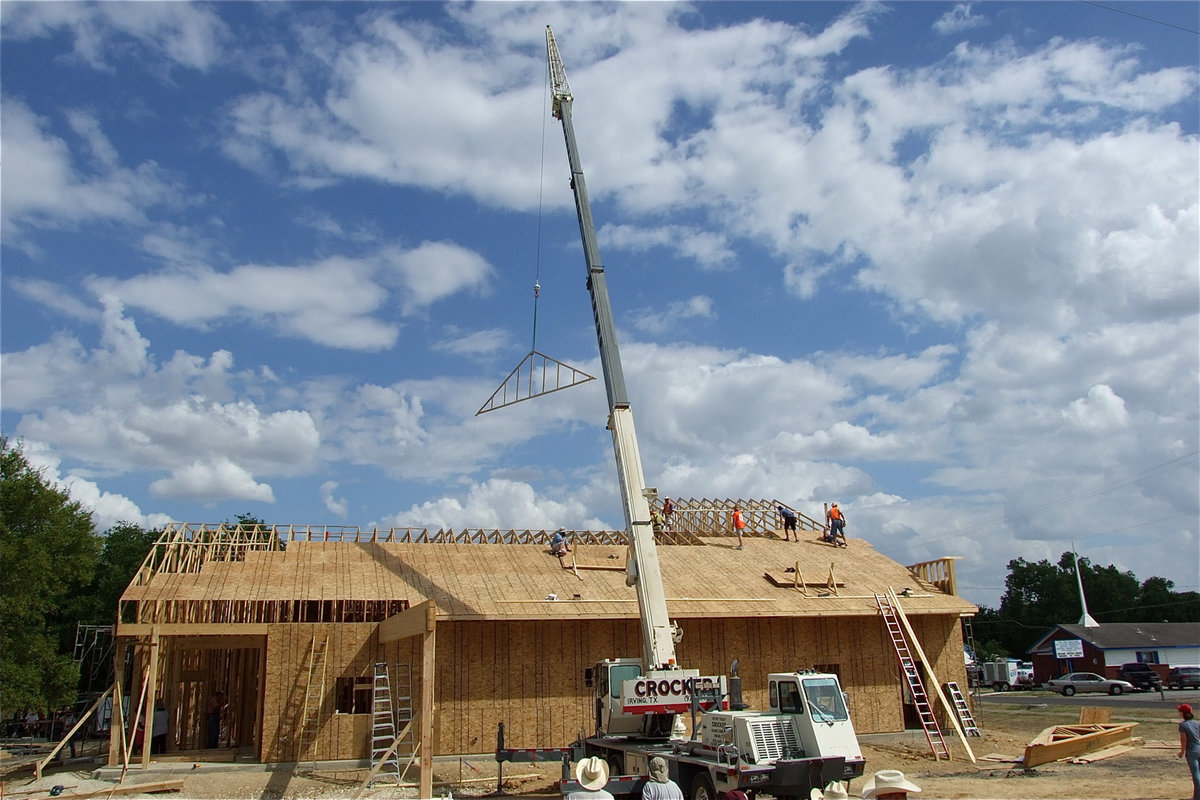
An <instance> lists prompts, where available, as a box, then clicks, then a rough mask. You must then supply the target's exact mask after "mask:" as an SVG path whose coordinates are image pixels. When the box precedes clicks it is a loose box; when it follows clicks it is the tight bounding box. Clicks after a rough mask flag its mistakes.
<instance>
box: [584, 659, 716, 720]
mask: <svg viewBox="0 0 1200 800" xmlns="http://www.w3.org/2000/svg"><path fill="white" fill-rule="evenodd" d="M584 682H585V684H587V685H589V686H592V687H593V697H594V698H595V710H596V730H597V732H598V733H600V734H602V735H606V736H645V737H649V738H663V739H665V738H667V737H668V736H670V734H671V732H672V727H673V726H672V723H674V721H675V716H676V715H677V714H686V713H687V712H688V711H689V710H690V709H691V707H692V696H693V694H695V696H696V701H697V703H699V709H700V710H701V711H707V710H710V709H711V708H713V707H715V706H720V707H728V699H727V698H726V692H727V690H726V682H725V676H723V675H720V676H702V675H700V671H699V670H694V669H674V670H650V671H649V672H647V671H646V670H645V669H643V666H642V660H641V659H640V658H606V659H604V660H603V661H600V662H597V663H596V665H595V667H592V668H591V669H588V670H586V672H585V675H584Z"/></svg>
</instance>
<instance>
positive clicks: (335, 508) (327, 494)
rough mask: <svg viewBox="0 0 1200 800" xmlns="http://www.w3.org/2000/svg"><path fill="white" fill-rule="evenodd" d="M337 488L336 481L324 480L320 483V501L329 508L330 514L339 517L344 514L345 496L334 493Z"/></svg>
mask: <svg viewBox="0 0 1200 800" xmlns="http://www.w3.org/2000/svg"><path fill="white" fill-rule="evenodd" d="M337 488H338V482H337V481H325V482H324V483H322V484H321V502H322V503H323V504H324V505H325V508H327V509H328V510H329V513H330V514H333V515H334V516H336V517H339V518H341V517H344V516H346V510H347V508H346V498H344V497H338V496H337V495H336V494H335V492H337Z"/></svg>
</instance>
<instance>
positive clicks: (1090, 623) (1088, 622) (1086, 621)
mask: <svg viewBox="0 0 1200 800" xmlns="http://www.w3.org/2000/svg"><path fill="white" fill-rule="evenodd" d="M1071 555H1072V556H1074V558H1075V582H1076V583H1077V584H1079V605H1080V606H1082V607H1083V616H1082V617H1080V618H1079V624H1080V625H1082V626H1083V627H1085V628H1099V627H1100V623H1099V622H1096V620H1094V619H1092V615H1091V614H1089V613H1088V610H1087V598H1086V597H1084V596H1083V577H1082V576H1081V575H1080V574H1079V554H1078V553H1076V552H1075V543H1074V542H1071Z"/></svg>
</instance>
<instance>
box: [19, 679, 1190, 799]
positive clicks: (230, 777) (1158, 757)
mask: <svg viewBox="0 0 1200 800" xmlns="http://www.w3.org/2000/svg"><path fill="white" fill-rule="evenodd" d="M1031 700H1034V699H1033V698H1031ZM1118 712H1120V713H1118ZM1112 721H1113V722H1137V723H1139V724H1138V727H1136V728H1134V730H1133V733H1134V735H1135V736H1136V737H1138V739H1139V740H1140V741H1138V742H1136V746H1135V749H1134V750H1132V751H1131V752H1128V753H1124V754H1122V755H1118V756H1115V757H1113V758H1110V759H1107V760H1104V761H1098V762H1095V763H1092V764H1071V763H1069V762H1056V763H1053V764H1046V765H1044V766H1040V767H1036V768H1035V769H1032V770H1025V769H1022V768H1020V766H1017V765H1013V764H1008V763H998V762H991V761H986V760H983V758H982V757H983V756H986V755H989V754H1003V755H1007V756H1014V757H1017V756H1020V755H1021V754H1022V753H1023V752H1024V748H1025V744H1026V743H1027V742H1028V741H1029V740H1030V739H1032V738H1033V737H1034V736H1036V735H1037V734H1038V733H1040V732H1041V731H1042V730H1043V729H1045V728H1047V727H1049V726H1051V725H1066V724H1072V723H1076V722H1078V709H1076V708H1073V707H1064V706H1059V707H1046V706H1040V707H1039V706H1038V705H1037V703H1036V701H1034V702H1031V704H1030V705H1029V706H996V705H991V704H989V705H988V706H987V707H986V709H985V710H984V717H983V719H981V720H980V721H979V722H980V726H981V729H982V730H983V737H982V738H974V737H972V738H971V739H970V744H971V749H972V750H973V751H974V753H975V756H976V758H977V759H979V760H978V761H977V763H975V764H972V763H971V762H970V760H969V759H968V758H967V756H966V750H965V749H964V748H963V746H962V744H961V743H960V742H959V741H958V740H957V738H955V737H954V736H953V735H952V734H950V735H948V738H947V741H948V743H949V744H950V745H951V752H952V753H953V756H954V758H953V760H952V761H949V762H947V761H944V760H943V761H940V762H937V761H934V759H933V756H932V755H931V754H930V752H929V746H928V744H927V743H926V741H925V737H924V735H923V734H922V733H921V732H919V731H916V732H909V733H904V734H881V735H870V736H862V737H860V742H861V744H862V747H863V755H864V756H865V757H866V759H867V774H870V773H872V772H874V771H875V770H877V769H899V770H903V771H904V773H905V774H906V775H907V776H908V777H909V779H910V780H912V781H914V782H915V783H916V784H918V785H919V786H921V788H922V789H923V791H922V793H921V795H920V797H922V798H932V799H933V800H950V799H951V798H970V799H971V800H985V799H987V798H995V799H996V800H1001V799H1004V800H1036V799H1039V798H1045V799H1046V800H1066V799H1067V798H1108V799H1110V800H1187V799H1188V798H1190V797H1191V780H1190V778H1189V776H1188V771H1187V766H1186V764H1184V762H1183V760H1182V759H1179V758H1177V757H1176V755H1175V754H1176V752H1177V751H1178V742H1179V736H1178V733H1177V725H1178V722H1177V717H1176V715H1175V713H1174V711H1173V709H1172V706H1170V705H1167V706H1166V707H1164V708H1163V709H1161V710H1159V709H1154V710H1144V709H1128V710H1124V709H1114V713H1113V717H1112ZM1163 743H1165V745H1166V746H1165V747H1163V746H1161V745H1162V744H1163ZM294 766H295V765H279V767H277V768H264V767H263V766H260V765H247V766H234V765H231V764H225V765H218V764H211V765H209V764H206V765H201V766H195V765H193V764H191V763H173V764H166V763H160V764H156V765H154V766H153V767H152V769H151V770H150V771H148V772H146V773H141V772H140V771H136V770H131V772H130V774H129V776H128V778H127V779H126V783H142V782H147V781H162V780H170V779H177V778H183V780H184V788H183V791H182V792H181V793H180V794H160V795H156V797H158V798H161V799H164V800H173V799H174V798H180V799H182V798H197V800H201V799H204V800H207V799H210V798H211V799H212V800H235V799H240V798H247V800H251V799H252V800H279V799H280V798H321V800H339V799H340V798H350V797H352V796H353V795H354V793H355V791H356V790H357V788H358V783H359V781H360V780H361V779H362V778H363V777H364V776H365V774H366V773H365V771H356V770H344V771H336V770H328V771H325V770H322V771H321V772H319V773H318V774H317V775H315V776H311V775H299V774H297V772H296V770H295V769H294ZM94 770H95V765H93V764H86V765H85V764H82V763H78V762H76V763H73V764H70V765H67V766H63V767H58V768H55V769H52V770H48V771H47V773H46V774H44V775H43V776H42V779H41V780H40V781H36V782H35V781H34V780H33V776H32V774H29V773H27V774H25V775H18V776H11V777H10V779H9V780H7V781H6V782H5V786H4V790H3V797H4V798H9V797H11V798H13V800H30V799H32V800H36V799H37V798H40V797H49V796H51V795H50V790H51V788H52V787H53V786H55V785H60V786H64V787H66V788H64V789H63V790H62V791H61V793H60V794H59V795H57V796H59V797H63V798H66V797H71V796H73V795H80V794H83V793H86V792H93V791H99V790H100V789H104V788H110V789H111V788H112V787H113V785H114V784H113V783H112V782H111V781H102V780H96V779H95V777H94ZM560 772H561V768H560V767H559V766H558V765H556V764H545V765H542V764H537V765H530V764H507V765H505V769H504V775H505V782H504V790H505V791H506V792H507V793H508V794H511V795H514V796H525V797H538V796H543V797H544V796H547V795H553V796H557V785H556V782H557V779H558V777H559V774H560ZM434 778H435V786H434V794H435V795H436V796H437V797H446V796H448V795H450V794H453V795H454V796H457V797H483V796H485V795H488V794H490V793H492V792H494V791H495V790H496V763H495V762H494V761H493V760H492V759H491V758H490V757H489V756H488V755H486V754H485V755H480V756H476V757H473V758H453V759H438V761H437V762H436V764H435V776H434ZM861 787H862V781H861V780H858V781H855V782H854V784H853V785H852V786H851V796H852V797H857V796H858V793H859V791H860V790H861ZM103 796H104V795H100V797H103ZM124 796H126V797H134V796H137V795H124ZM146 796H149V795H146ZM416 796H417V792H416V789H415V788H411V787H400V788H398V787H395V786H392V785H387V784H382V785H376V786H373V787H372V788H371V789H370V790H368V792H367V793H366V795H365V797H367V798H378V799H379V800H383V799H385V798H415V797H416Z"/></svg>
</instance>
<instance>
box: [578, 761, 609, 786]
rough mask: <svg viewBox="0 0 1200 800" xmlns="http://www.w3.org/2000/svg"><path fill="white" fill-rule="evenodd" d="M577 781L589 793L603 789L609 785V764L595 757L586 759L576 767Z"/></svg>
mask: <svg viewBox="0 0 1200 800" xmlns="http://www.w3.org/2000/svg"><path fill="white" fill-rule="evenodd" d="M575 780H577V781H579V785H580V786H582V787H583V788H584V789H587V790H588V791H589V792H595V791H597V790H599V789H603V788H604V785H605V784H606V783H608V764H605V763H604V761H603V760H602V759H599V758H596V757H595V756H592V757H591V758H585V759H583V760H582V761H580V762H579V763H578V764H576V765H575Z"/></svg>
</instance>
